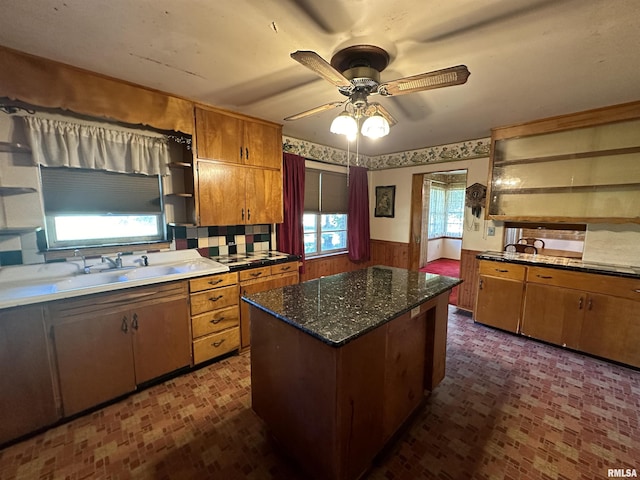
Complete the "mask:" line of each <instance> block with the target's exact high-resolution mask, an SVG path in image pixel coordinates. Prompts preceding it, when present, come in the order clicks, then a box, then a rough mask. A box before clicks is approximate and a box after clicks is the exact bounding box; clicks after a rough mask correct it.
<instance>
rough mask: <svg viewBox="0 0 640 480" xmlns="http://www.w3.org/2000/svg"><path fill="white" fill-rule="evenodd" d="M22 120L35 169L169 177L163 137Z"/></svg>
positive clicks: (166, 144)
mask: <svg viewBox="0 0 640 480" xmlns="http://www.w3.org/2000/svg"><path fill="white" fill-rule="evenodd" d="M23 118H24V121H25V124H26V129H25V130H26V133H27V138H28V140H29V143H30V146H31V150H32V155H33V160H34V162H35V163H36V164H38V165H44V166H47V167H72V168H89V169H94V170H107V171H110V172H120V173H141V174H144V175H167V174H168V173H169V162H170V161H171V160H170V155H169V142H168V139H167V138H166V137H164V136H160V135H157V136H153V135H143V134H140V133H136V132H131V131H127V130H116V129H110V128H105V127H102V126H96V125H85V124H79V123H71V122H65V121H62V120H54V119H49V118H39V117H23Z"/></svg>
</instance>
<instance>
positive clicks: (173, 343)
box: [130, 298, 191, 384]
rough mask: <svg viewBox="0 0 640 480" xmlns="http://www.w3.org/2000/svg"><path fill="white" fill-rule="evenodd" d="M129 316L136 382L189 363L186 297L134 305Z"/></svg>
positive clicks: (163, 373)
mask: <svg viewBox="0 0 640 480" xmlns="http://www.w3.org/2000/svg"><path fill="white" fill-rule="evenodd" d="M130 315H131V329H132V335H133V337H132V338H133V354H134V359H135V374H136V383H138V384H140V383H144V382H148V381H149V380H152V379H154V378H157V377H160V376H161V375H165V374H167V373H169V372H172V371H174V370H177V369H179V368H182V367H186V366H188V365H189V364H190V363H191V335H190V332H189V311H188V309H187V301H186V299H184V298H178V299H173V300H170V299H168V300H164V301H162V300H161V301H159V302H157V303H155V304H153V305H147V306H144V307H136V308H134V309H133V310H132V311H131V314H130Z"/></svg>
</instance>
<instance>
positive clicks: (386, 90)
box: [378, 65, 470, 96]
mask: <svg viewBox="0 0 640 480" xmlns="http://www.w3.org/2000/svg"><path fill="white" fill-rule="evenodd" d="M469 75H470V73H469V70H468V69H467V67H466V65H457V66H455V67H449V68H444V69H442V70H436V71H434V72H428V73H421V74H419V75H414V76H412V77H404V78H399V79H397V80H392V81H390V82H386V83H382V84H380V85H379V86H378V93H379V94H380V95H383V96H391V95H404V94H406V93H413V92H421V91H423V90H432V89H434V88H442V87H451V86H453V85H461V84H463V83H466V81H467V78H469Z"/></svg>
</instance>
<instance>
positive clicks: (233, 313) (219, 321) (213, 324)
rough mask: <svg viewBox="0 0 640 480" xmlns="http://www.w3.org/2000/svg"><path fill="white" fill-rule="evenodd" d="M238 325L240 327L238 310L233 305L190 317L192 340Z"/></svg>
mask: <svg viewBox="0 0 640 480" xmlns="http://www.w3.org/2000/svg"><path fill="white" fill-rule="evenodd" d="M238 325H240V308H239V307H238V306H237V305H234V306H232V307H227V308H221V309H219V310H214V311H213V312H207V313H203V314H201V315H196V316H195V317H192V318H191V334H192V336H193V338H198V337H202V336H204V335H209V334H210V333H216V332H221V331H222V330H226V329H227V328H231V327H237V326H238Z"/></svg>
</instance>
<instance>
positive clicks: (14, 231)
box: [0, 227, 42, 235]
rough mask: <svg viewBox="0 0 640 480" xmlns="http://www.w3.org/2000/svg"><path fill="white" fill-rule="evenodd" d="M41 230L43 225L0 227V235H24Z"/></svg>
mask: <svg viewBox="0 0 640 480" xmlns="http://www.w3.org/2000/svg"><path fill="white" fill-rule="evenodd" d="M40 230H42V227H0V235H22V234H25V233H31V232H39V231H40Z"/></svg>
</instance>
